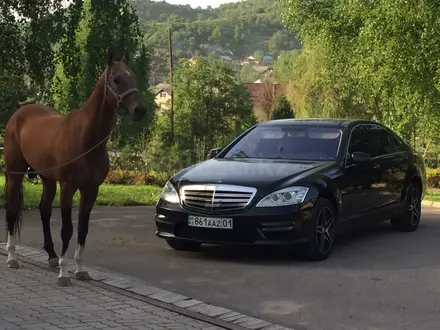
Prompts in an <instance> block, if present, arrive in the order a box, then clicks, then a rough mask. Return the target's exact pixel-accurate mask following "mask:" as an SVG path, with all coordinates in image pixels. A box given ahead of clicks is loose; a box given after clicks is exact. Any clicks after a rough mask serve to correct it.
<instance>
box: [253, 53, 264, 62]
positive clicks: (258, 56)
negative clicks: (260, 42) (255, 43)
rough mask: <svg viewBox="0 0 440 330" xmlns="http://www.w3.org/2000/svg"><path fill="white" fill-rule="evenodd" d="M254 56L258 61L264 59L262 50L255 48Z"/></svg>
mask: <svg viewBox="0 0 440 330" xmlns="http://www.w3.org/2000/svg"><path fill="white" fill-rule="evenodd" d="M254 58H255V61H257V62H258V63H262V62H263V59H264V52H263V51H262V50H256V51H255V52H254Z"/></svg>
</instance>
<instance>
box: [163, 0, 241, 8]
mask: <svg viewBox="0 0 440 330" xmlns="http://www.w3.org/2000/svg"><path fill="white" fill-rule="evenodd" d="M165 1H166V2H168V3H171V4H173V5H187V4H188V5H190V6H191V7H193V8H196V7H198V6H200V7H202V8H206V7H207V6H208V5H210V6H211V7H212V8H216V7H218V6H220V5H222V4H224V3H228V2H238V1H240V0H208V1H207V0H165Z"/></svg>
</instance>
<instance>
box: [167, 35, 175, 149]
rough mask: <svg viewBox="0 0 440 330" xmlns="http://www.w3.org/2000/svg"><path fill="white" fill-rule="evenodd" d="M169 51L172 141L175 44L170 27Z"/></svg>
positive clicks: (172, 133)
mask: <svg viewBox="0 0 440 330" xmlns="http://www.w3.org/2000/svg"><path fill="white" fill-rule="evenodd" d="M168 53H169V57H170V96H171V108H170V126H171V141H174V95H173V44H172V41H171V28H169V29H168Z"/></svg>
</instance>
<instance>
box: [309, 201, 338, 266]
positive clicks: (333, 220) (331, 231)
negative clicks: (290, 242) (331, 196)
mask: <svg viewBox="0 0 440 330" xmlns="http://www.w3.org/2000/svg"><path fill="white" fill-rule="evenodd" d="M337 222H338V219H337V216H336V212H335V208H334V206H333V204H332V203H331V202H330V201H329V200H327V199H325V198H318V200H317V201H316V203H315V205H314V206H313V212H312V217H311V218H310V228H309V230H308V238H309V242H308V243H307V245H306V246H305V250H303V251H302V256H303V257H304V258H305V259H307V260H309V261H323V260H325V259H327V258H328V257H329V256H330V254H331V253H332V251H333V247H334V244H335V239H336V226H337Z"/></svg>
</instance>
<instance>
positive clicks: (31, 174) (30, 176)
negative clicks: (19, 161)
mask: <svg viewBox="0 0 440 330" xmlns="http://www.w3.org/2000/svg"><path fill="white" fill-rule="evenodd" d="M37 175H38V174H37V173H35V170H34V169H33V168H32V167H30V166H29V167H28V169H27V177H28V179H29V180H33V179H35V178H36V177H37Z"/></svg>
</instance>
